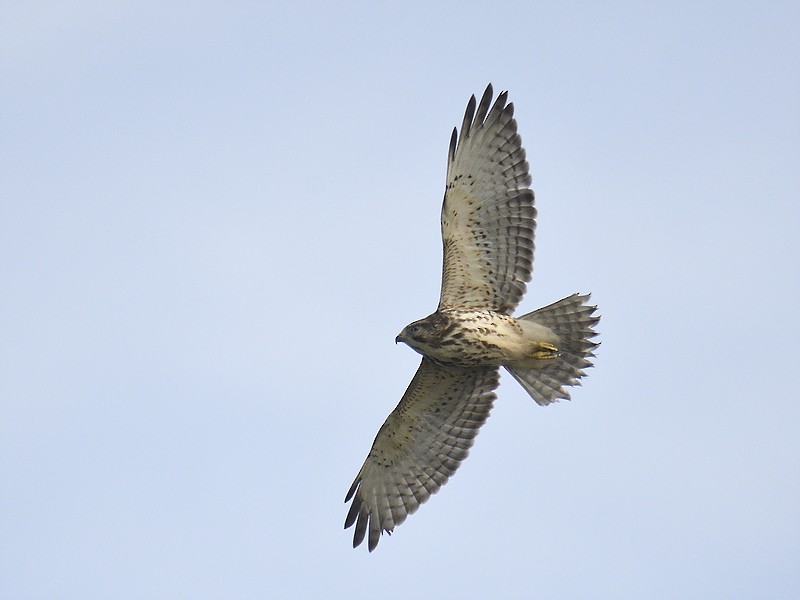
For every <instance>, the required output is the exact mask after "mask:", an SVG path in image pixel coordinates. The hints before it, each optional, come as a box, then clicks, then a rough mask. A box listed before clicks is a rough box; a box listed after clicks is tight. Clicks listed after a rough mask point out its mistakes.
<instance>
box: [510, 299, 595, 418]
mask: <svg viewBox="0 0 800 600" xmlns="http://www.w3.org/2000/svg"><path fill="white" fill-rule="evenodd" d="M588 300H589V294H586V295H579V294H573V295H571V296H567V297H566V298H564V299H563V300H559V301H558V302H554V303H553V304H550V305H549V306H545V307H544V308H540V309H539V310H535V311H533V312H531V313H528V314H526V315H522V316H521V317H517V319H518V320H522V321H532V322H535V323H538V324H539V325H544V326H545V327H549V328H550V329H552V330H553V331H554V332H555V333H556V335H558V337H559V338H560V340H561V341H560V343H559V346H558V357H557V358H555V359H553V360H548V361H543V363H542V365H541V366H537V367H533V368H512V367H506V370H508V372H509V373H511V375H513V376H514V379H516V380H517V381H519V382H520V384H521V385H522V387H524V388H525V390H526V391H527V392H528V393H529V394H530V395H531V397H532V398H533V399H534V400H535V401H536V403H537V404H540V405H542V406H546V405H548V404H550V403H551V402H556V401H557V400H558V399H559V398H564V399H565V400H569V399H570V395H569V392H567V391H566V390H565V389H564V386H575V385H580V378H581V377H583V376H584V375H586V373H584V369H587V368H589V367H591V366H592V361H591V360H590V359H591V358H592V357H593V356H594V353H593V350H594V349H595V348H597V346H598V345H599V344H597V343H596V342H593V341H592V338H593V337H594V336H596V335H597V332H596V331H595V330H594V329H593V328H594V326H595V325H597V323H598V322H599V321H600V317H599V316H594V312H595V310H597V307H596V306H590V305H587V304H586V302H587V301H588Z"/></svg>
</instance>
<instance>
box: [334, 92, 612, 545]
mask: <svg viewBox="0 0 800 600" xmlns="http://www.w3.org/2000/svg"><path fill="white" fill-rule="evenodd" d="M492 95H493V93H492V86H491V84H489V85H488V86H487V88H486V91H485V92H484V93H483V97H482V98H481V101H480V103H478V104H477V111H476V101H475V96H472V97H471V98H470V100H469V103H468V104H467V110H466V113H465V114H464V121H463V123H462V125H461V134H460V135H458V132H457V130H456V129H454V130H453V135H452V137H451V139H450V150H449V152H448V156H447V158H448V160H447V185H446V188H445V195H444V204H443V206H442V242H443V244H444V267H443V269H442V291H441V297H440V299H439V306H438V307H437V309H436V312H434V313H433V314H432V315H430V316H427V317H425V318H424V319H421V320H419V321H415V322H414V323H411V324H410V325H408V327H406V328H405V329H403V331H401V332H400V335H398V336H397V340H396V341H398V342H404V343H406V344H408V345H409V346H411V347H412V348H413V349H414V350H416V351H417V352H419V353H420V354H421V355H422V364H421V365H420V367H419V369H418V370H417V373H416V375H415V376H414V378H413V379H412V380H411V384H410V385H409V386H408V389H407V390H406V393H405V394H404V395H403V398H402V400H400V404H398V405H397V408H395V409H394V411H392V414H390V415H389V417H388V418H387V419H386V422H385V423H384V424H383V426H382V427H381V428H380V431H378V435H377V436H376V437H375V442H374V443H373V444H372V449H371V450H370V452H369V455H368V456H367V459H366V460H365V461H364V465H363V466H362V467H361V470H360V471H359V472H358V475H357V476H356V479H355V481H354V482H353V485H352V486H351V487H350V490H349V491H348V492H347V497H346V498H345V502H348V501H350V500H352V501H353V503H352V505H351V506H350V511H349V512H348V514H347V518H346V520H345V523H344V526H345V528H347V527H350V526H352V525H353V524H355V526H356V527H355V534H354V536H353V547H356V546H358V545H359V544H360V543H361V542H362V541H364V537H365V536H366V535H367V533H369V550H370V552H371V551H372V550H374V549H375V547H376V546H377V545H378V540H379V539H380V536H381V534H382V533H383V532H384V531H385V532H387V533H391V532H392V531H393V530H394V528H395V527H396V526H397V525H400V524H401V523H402V522H403V521H405V520H406V517H407V516H408V515H410V514H411V513H413V512H414V511H416V510H417V509H418V508H419V505H420V504H422V503H423V502H425V501H426V500H427V499H428V498H429V497H430V496H431V494H434V493H436V492H437V491H438V490H439V488H440V487H441V486H443V485H444V484H445V483H446V482H447V480H448V478H449V477H450V476H451V475H453V473H455V471H456V469H458V467H459V465H460V464H461V461H463V460H464V459H465V458H466V457H467V453H468V452H469V448H470V446H472V443H473V440H474V438H475V436H476V435H477V433H478V429H479V428H480V427H481V425H483V423H484V422H485V421H486V418H487V417H488V416H489V411H490V410H491V408H492V403H493V402H494V399H495V397H496V396H495V393H494V390H495V388H496V387H497V385H498V378H499V368H500V367H504V368H505V369H506V370H507V371H508V372H509V373H511V375H513V376H514V378H515V379H516V380H517V381H519V382H520V383H521V384H522V387H524V388H525V390H526V391H527V392H528V393H529V394H530V395H531V397H532V398H533V399H534V401H535V402H536V403H537V404H540V405H547V404H550V403H551V402H554V401H556V400H557V399H558V398H565V399H569V394H568V393H567V391H566V390H565V389H564V386H572V385H579V383H580V382H579V379H580V378H581V377H583V376H584V372H583V369H585V368H587V367H590V366H591V365H592V363H591V361H590V360H589V359H590V358H591V357H592V356H594V354H593V353H592V350H594V348H596V347H597V344H596V343H594V342H592V341H591V338H593V337H594V336H595V335H596V333H595V331H594V329H593V327H594V326H595V325H596V324H597V322H598V321H599V317H597V316H594V312H595V309H596V307H594V306H588V305H587V304H586V302H587V300H588V299H589V296H588V295H578V294H573V295H572V296H569V297H567V298H564V299H563V300H559V301H558V302H555V303H554V304H551V305H549V306H545V307H544V308H540V309H539V310H536V311H534V312H531V313H528V314H526V315H521V316H519V317H512V316H511V314H512V313H513V312H514V309H515V308H516V307H517V304H518V303H519V301H520V300H521V299H522V296H523V294H524V293H525V288H526V283H527V282H528V281H530V279H531V270H532V263H533V232H534V228H535V226H536V209H535V208H534V206H533V192H532V191H531V189H530V183H531V176H530V174H529V172H528V162H527V161H526V160H525V150H524V149H523V148H522V140H521V139H520V136H519V134H518V133H517V122H516V121H515V120H514V105H513V104H506V100H507V98H508V93H507V92H503V93H502V94H500V95H499V96H498V97H497V100H495V102H494V104H493V105H492Z"/></svg>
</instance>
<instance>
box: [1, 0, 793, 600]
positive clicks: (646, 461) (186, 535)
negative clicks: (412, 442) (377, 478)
mask: <svg viewBox="0 0 800 600" xmlns="http://www.w3.org/2000/svg"><path fill="white" fill-rule="evenodd" d="M375 4H376V3H368V2H316V3H307V2H287V3H280V5H279V4H278V3H270V2H219V3H209V2H99V1H98V2H36V1H30V0H27V1H25V2H21V1H20V2H15V1H12V2H4V3H3V6H2V10H1V11H0V70H1V71H0V85H1V86H2V89H0V126H1V127H2V130H1V131H0V153H1V154H0V281H1V282H2V289H1V290H0V489H2V492H0V597H2V598H8V599H15V600H23V599H29V598H59V599H61V598H64V599H92V598H98V599H99V598H102V599H108V598H114V599H129V598H130V599H142V598H148V599H149V598H192V599H205V598H237V599H239V598H244V599H248V598H279V597H296V598H321V597H348V598H353V599H359V598H376V597H379V598H384V599H393V598H403V599H408V598H417V597H436V598H478V597H488V596H489V595H490V594H494V595H495V597H500V596H502V597H507V598H534V597H535V598H549V599H562V598H563V599H606V598H608V599H615V600H617V599H642V598H646V599H654V598H655V599H657V598H665V599H666V598H669V599H674V598H681V599H687V598H688V599H695V598H696V599H703V600H708V599H726V600H730V599H736V598H742V599H745V598H747V599H752V598H771V599H790V598H791V599H796V598H798V597H800V434H798V431H800V402H799V401H798V399H799V398H800V391H799V390H800V367H798V359H797V355H796V354H795V353H796V352H797V348H798V336H799V335H800V319H799V318H798V308H797V302H798V298H800V276H798V261H799V260H800V243H799V242H798V237H799V234H800V229H799V225H798V224H799V223H800V208H799V207H798V204H799V201H800V36H798V33H797V32H798V29H800V4H798V3H797V2H796V1H787V2H770V1H767V2H758V3H755V2H706V1H700V2H697V1H692V2H684V1H677V2H666V3H665V2H658V3H656V2H613V1H612V2H598V3H588V2H587V3H582V2H574V3H571V2H561V3H554V2H548V3H542V2H530V1H525V2H523V1H520V2H516V3H513V2H512V3H508V2H486V3H474V2H457V3H456V2H453V3H436V2H397V3H392V4H389V3H382V4H383V6H381V7H377V6H375ZM490 81H491V82H492V83H493V84H494V85H495V89H496V90H502V89H508V90H509V91H510V99H511V100H512V101H513V102H514V104H515V106H516V115H517V118H518V122H519V129H520V133H521V135H522V138H523V141H524V144H525V147H526V149H527V151H528V157H529V160H530V164H531V172H532V175H533V188H534V190H535V192H536V198H537V206H538V209H539V225H538V230H537V240H536V241H537V250H536V262H535V272H534V280H533V282H532V284H531V285H530V286H529V292H528V295H527V296H526V298H525V300H524V301H523V304H522V306H521V307H520V310H521V311H524V312H527V311H530V310H533V309H534V308H537V307H538V306H542V305H544V304H547V303H549V302H551V301H554V300H557V299H559V298H561V297H563V296H566V295H568V294H570V293H572V292H577V291H580V292H592V294H593V296H592V298H593V301H594V302H595V303H596V304H598V305H599V307H600V311H599V312H600V313H601V314H602V321H601V323H600V326H599V330H600V332H601V337H600V339H601V340H602V346H601V347H600V348H599V350H598V353H597V354H598V355H597V360H596V367H595V368H594V369H592V370H591V371H590V373H589V377H588V378H587V379H585V380H584V385H583V387H581V388H578V389H577V390H575V391H574V393H573V400H572V401H571V402H563V403H560V404H558V405H555V406H550V407H547V408H542V407H539V406H536V405H535V404H534V403H533V402H532V401H531V400H530V398H528V396H527V395H526V394H525V392H524V391H523V390H522V389H521V388H520V387H519V386H518V385H517V384H516V383H515V382H514V381H513V380H512V379H511V378H510V377H508V376H507V375H506V376H504V378H503V382H502V384H501V387H500V389H499V392H498V395H499V398H498V401H497V402H496V404H495V409H494V411H493V413H492V416H491V418H490V419H489V421H488V422H487V424H486V426H485V427H484V428H483V430H482V431H481V434H480V435H479V436H478V438H477V441H476V444H475V446H474V448H473V450H472V453H471V455H470V457H469V459H468V460H467V461H466V462H465V463H464V465H463V466H462V468H461V470H460V471H459V472H458V473H457V474H456V475H455V477H454V478H453V479H452V480H451V481H450V483H449V484H448V485H447V486H446V487H445V488H444V489H443V490H442V491H441V492H440V493H439V494H438V495H436V496H435V497H433V498H432V499H431V501H430V502H429V503H428V504H426V505H424V506H423V507H422V508H421V509H420V510H419V512H418V513H417V514H415V515H413V516H412V517H410V518H409V519H408V521H407V522H406V523H405V524H403V525H402V526H401V527H399V528H398V529H397V530H396V531H395V533H394V535H393V536H392V537H391V538H387V537H386V536H384V539H383V540H382V542H381V544H380V545H379V546H378V548H377V550H376V551H375V552H374V553H372V554H368V553H367V551H366V548H364V547H360V548H358V550H356V551H354V550H353V549H352V548H351V539H352V530H348V531H344V530H343V529H342V525H343V521H344V517H345V514H346V508H347V507H346V505H345V504H344V502H343V499H344V495H345V492H346V491H347V488H348V487H349V485H350V483H351V482H352V479H353V477H354V476H355V474H356V472H357V470H358V468H359V467H360V465H361V463H362V461H363V459H364V457H365V456H366V453H367V451H368V450H369V447H370V444H371V443H372V440H373V437H374V435H375V433H376V432H377V430H378V427H379V426H380V425H381V423H382V422H383V420H384V418H385V417H386V416H387V415H388V413H389V412H390V411H391V410H392V408H394V406H395V404H396V403H397V401H398V400H399V398H400V396H401V394H402V393H403V391H404V390H405V387H406V385H407V384H408V382H409V380H410V378H411V376H412V375H413V373H414V371H415V369H416V367H417V364H418V360H419V358H418V356H417V355H416V354H415V353H414V352H413V351H412V350H411V349H409V348H408V347H406V346H404V345H395V344H394V337H395V335H396V334H397V333H398V332H399V331H400V329H401V328H402V327H403V326H404V325H406V324H407V323H408V322H410V321H412V320H415V319H417V318H420V317H423V316H425V315H426V314H428V313H429V312H431V311H432V310H433V309H434V308H435V306H436V303H437V301H438V293H439V277H440V269H441V264H440V261H441V247H440V244H441V242H440V238H439V229H438V228H439V225H438V217H439V209H440V202H441V197H442V192H443V189H444V176H445V160H446V155H447V144H448V141H449V138H450V132H451V130H452V127H453V126H454V125H456V124H460V121H461V117H462V114H463V110H464V107H465V105H466V102H467V100H468V98H469V96H470V94H472V93H480V92H482V91H483V89H484V87H485V86H486V84H487V83H488V82H490Z"/></svg>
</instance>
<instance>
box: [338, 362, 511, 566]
mask: <svg viewBox="0 0 800 600" xmlns="http://www.w3.org/2000/svg"><path fill="white" fill-rule="evenodd" d="M497 384H498V374H497V368H495V367H487V368H460V367H445V366H441V365H438V364H436V363H435V362H433V361H432V360H431V359H429V358H423V359H422V364H421V365H420V367H419V369H418V370H417V373H416V375H415V376H414V379H413V380H412V381H411V384H410V385H409V386H408V389H407V390H406V393H405V394H404V395H403V398H402V400H400V403H399V404H398V405H397V408H395V409H394V411H393V412H392V414H390V415H389V417H388V418H387V419H386V422H385V423H384V424H383V426H382V427H381V428H380V431H378V435H377V436H376V437H375V441H374V443H373V444H372V449H371V450H370V452H369V455H368V456H367V459H366V460H365V461H364V465H363V466H362V467H361V470H360V471H359V472H358V475H357V476H356V479H355V481H354V482H353V485H352V486H350V489H349V491H348V492H347V496H346V497H345V502H348V501H350V500H352V501H353V503H352V505H351V506H350V510H349V512H348V513H347V518H346V519H345V523H344V526H345V528H347V527H351V526H352V525H355V532H354V534H353V546H354V547H355V546H358V545H359V544H360V543H361V542H363V541H364V539H365V538H367V539H368V546H369V550H370V551H372V550H374V549H375V547H376V546H377V545H378V541H379V539H380V535H381V533H382V532H384V531H386V532H388V533H391V532H392V530H393V529H394V528H395V527H396V526H397V525H400V524H401V523H402V522H403V521H405V520H406V517H407V516H408V515H410V514H413V513H414V512H415V511H416V510H417V509H418V508H419V506H420V505H421V504H422V503H423V502H425V501H426V500H427V499H428V498H429V497H430V496H431V494H435V493H436V492H437V491H438V490H439V488H441V487H442V486H443V485H444V484H445V483H447V480H448V479H449V478H450V477H451V476H452V475H453V473H455V472H456V470H457V469H458V467H459V466H460V464H461V462H462V461H463V460H464V459H465V458H466V457H467V454H468V453H469V448H470V447H471V446H472V443H473V440H474V439H475V436H476V435H477V433H478V429H479V428H480V427H481V425H483V423H484V422H485V421H486V419H487V417H488V416H489V411H490V410H491V408H492V403H493V402H494V398H495V395H494V389H495V388H496V387H497Z"/></svg>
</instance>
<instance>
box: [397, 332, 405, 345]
mask: <svg viewBox="0 0 800 600" xmlns="http://www.w3.org/2000/svg"><path fill="white" fill-rule="evenodd" d="M400 342H405V340H404V339H403V334H402V333H401V334H400V335H398V336H397V337H396V338H394V343H395V344H399V343H400Z"/></svg>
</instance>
